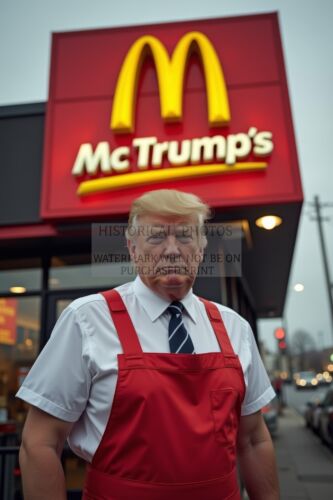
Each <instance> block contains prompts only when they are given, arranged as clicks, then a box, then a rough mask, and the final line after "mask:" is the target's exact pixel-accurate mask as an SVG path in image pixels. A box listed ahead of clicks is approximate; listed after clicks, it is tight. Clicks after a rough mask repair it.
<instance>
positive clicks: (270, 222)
mask: <svg viewBox="0 0 333 500" xmlns="http://www.w3.org/2000/svg"><path fill="white" fill-rule="evenodd" d="M281 223H282V219H281V217H278V216H277V215H264V216H263V217H259V219H257V220H256V225H257V226H258V227H261V228H262V229H267V230H268V231H270V230H271V229H274V228H275V227H277V226H279V225H280V224H281Z"/></svg>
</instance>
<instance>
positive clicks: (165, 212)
mask: <svg viewBox="0 0 333 500" xmlns="http://www.w3.org/2000/svg"><path fill="white" fill-rule="evenodd" d="M142 215H161V216H169V215H170V216H176V217H177V216H179V217H186V216H193V215H194V216H197V222H198V224H199V226H203V224H204V222H205V220H206V219H208V218H209V217H210V215H211V213H210V208H209V206H208V205H207V204H206V203H204V202H203V201H202V200H201V199H200V198H199V197H198V196H196V195H195V194H192V193H184V192H183V191H178V190H176V189H156V190H154V191H148V192H147V193H144V194H143V195H141V196H140V197H139V198H136V199H135V200H134V201H133V203H132V207H131V211H130V213H129V218H128V228H127V230H126V237H127V239H131V238H130V233H131V229H132V228H134V227H135V226H136V223H137V221H138V218H139V217H140V216H142Z"/></svg>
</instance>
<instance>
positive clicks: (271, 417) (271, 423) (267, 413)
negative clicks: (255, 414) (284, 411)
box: [261, 398, 279, 436]
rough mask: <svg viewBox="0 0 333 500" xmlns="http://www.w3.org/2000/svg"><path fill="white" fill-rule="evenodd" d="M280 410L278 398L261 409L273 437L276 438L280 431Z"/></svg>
mask: <svg viewBox="0 0 333 500" xmlns="http://www.w3.org/2000/svg"><path fill="white" fill-rule="evenodd" d="M278 409H279V402H278V400H277V398H274V399H272V401H270V402H269V403H268V404H267V405H266V406H264V407H263V408H261V413H262V415H263V417H264V420H265V422H266V425H267V427H268V430H269V432H270V434H271V436H275V435H276V432H277V429H278Z"/></svg>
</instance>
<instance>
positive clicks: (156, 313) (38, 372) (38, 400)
mask: <svg viewBox="0 0 333 500" xmlns="http://www.w3.org/2000/svg"><path fill="white" fill-rule="evenodd" d="M116 290H117V291H118V292H119V293H120V294H121V296H122V298H123V301H124V303H125V305H126V308H127V310H128V312H129V315H130V317H131V320H132V322H133V325H134V328H135V330H136V332H137V334H138V337H139V340H140V343H141V347H142V350H143V351H145V352H170V349H169V341H168V324H169V319H170V315H169V313H168V312H167V311H166V309H167V307H168V306H169V305H170V302H168V301H166V300H165V299H163V298H161V297H159V296H158V295H156V294H155V293H154V292H152V291H151V290H150V289H149V288H148V287H147V286H146V285H145V284H144V283H143V282H142V281H141V279H140V278H139V277H137V278H136V279H135V281H133V282H130V283H126V284H124V285H121V286H119V287H117V288H116ZM181 302H182V304H183V305H184V308H185V310H184V313H183V318H184V325H185V327H186V329H187V331H188V332H189V334H190V336H191V338H192V341H193V344H194V348H195V352H196V353H197V354H200V353H206V352H218V351H220V347H219V344H218V341H217V339H216V336H215V333H214V331H213V329H212V326H211V324H210V321H209V319H208V317H207V315H206V311H205V307H204V305H203V304H202V302H201V301H200V300H199V299H198V298H197V296H196V295H194V294H193V292H192V290H190V291H189V292H188V294H187V295H186V297H184V299H182V300H181ZM216 305H217V306H218V308H219V311H220V313H221V315H222V317H223V321H224V324H225V326H226V329H227V332H228V335H229V337H230V340H231V344H232V346H233V349H234V351H235V353H236V354H237V355H238V356H239V359H240V362H241V365H242V369H243V373H244V379H245V385H246V394H245V398H244V401H243V404H242V409H241V412H242V415H249V414H251V413H254V412H256V411H257V410H259V409H260V408H262V407H263V406H264V405H266V404H267V403H268V402H269V401H270V400H271V399H272V398H273V397H274V395H275V393H274V390H273V388H272V386H271V384H270V381H269V378H268V376H267V373H266V371H265V368H264V366H263V363H262V361H261V358H260V355H259V352H258V349H257V346H256V343H255V340H254V337H253V333H252V330H251V327H250V325H249V323H248V322H247V321H246V320H245V319H244V318H242V317H241V316H239V314H237V313H236V312H235V311H233V310H232V309H229V308H228V307H225V306H223V305H220V304H216ZM120 353H122V348H121V345H120V341H119V338H118V335H117V332H116V330H115V327H114V324H113V321H112V319H111V316H110V312H109V309H108V306H107V304H106V301H105V300H104V297H103V296H102V295H101V294H93V295H88V296H86V297H82V298H79V299H76V300H74V301H73V302H72V303H71V304H70V305H69V306H68V307H67V308H66V309H65V310H64V311H63V312H62V314H61V316H60V317H59V319H58V321H57V323H56V325H55V327H54V329H53V331H52V334H51V337H50V339H49V341H48V342H47V344H46V346H45V347H44V349H43V350H42V352H41V353H40V355H39V356H38V358H37V360H36V361H35V364H34V365H33V366H32V368H31V370H30V372H29V374H28V376H27V377H26V379H25V381H24V383H23V385H22V386H21V388H20V389H19V391H18V392H17V397H19V398H21V399H23V400H24V401H26V402H28V403H30V404H32V405H34V406H37V407H38V408H40V409H41V410H44V411H45V412H47V413H49V414H51V415H53V416H55V417H58V418H60V419H62V420H66V421H69V422H75V424H74V426H73V428H72V430H71V433H70V435H69V438H68V442H69V445H70V447H71V448H72V450H73V451H74V452H75V453H76V454H77V455H79V456H81V457H83V458H84V459H85V460H87V461H88V462H91V460H92V457H93V455H94V453H95V451H96V449H97V447H98V444H99V442H100V440H101V438H102V436H103V433H104V430H105V428H106V424H107V421H108V418H109V414H110V411H111V407H112V401H113V397H114V393H115V388H116V382H117V354H120Z"/></svg>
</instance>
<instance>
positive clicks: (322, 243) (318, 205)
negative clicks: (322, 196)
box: [313, 196, 333, 334]
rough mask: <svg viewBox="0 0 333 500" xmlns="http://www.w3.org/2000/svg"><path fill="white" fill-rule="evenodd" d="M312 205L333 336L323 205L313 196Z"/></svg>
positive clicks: (332, 307) (332, 313) (330, 285)
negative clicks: (316, 225) (316, 223)
mask: <svg viewBox="0 0 333 500" xmlns="http://www.w3.org/2000/svg"><path fill="white" fill-rule="evenodd" d="M313 205H314V209H315V211H316V217H315V219H314V220H316V221H317V222H318V231H319V241H320V248H321V253H322V257H323V263H324V273H325V282H326V288H327V295H328V303H329V309H330V314H331V322H332V334H333V297H332V290H331V289H332V282H331V277H330V270H329V265H328V258H327V252H326V246H325V239H324V231H323V224H322V222H323V220H324V218H323V217H322V215H321V208H322V206H323V205H324V204H323V205H322V204H321V203H320V201H319V196H315V197H314V204H313ZM325 205H326V206H331V204H330V203H329V204H325Z"/></svg>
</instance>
